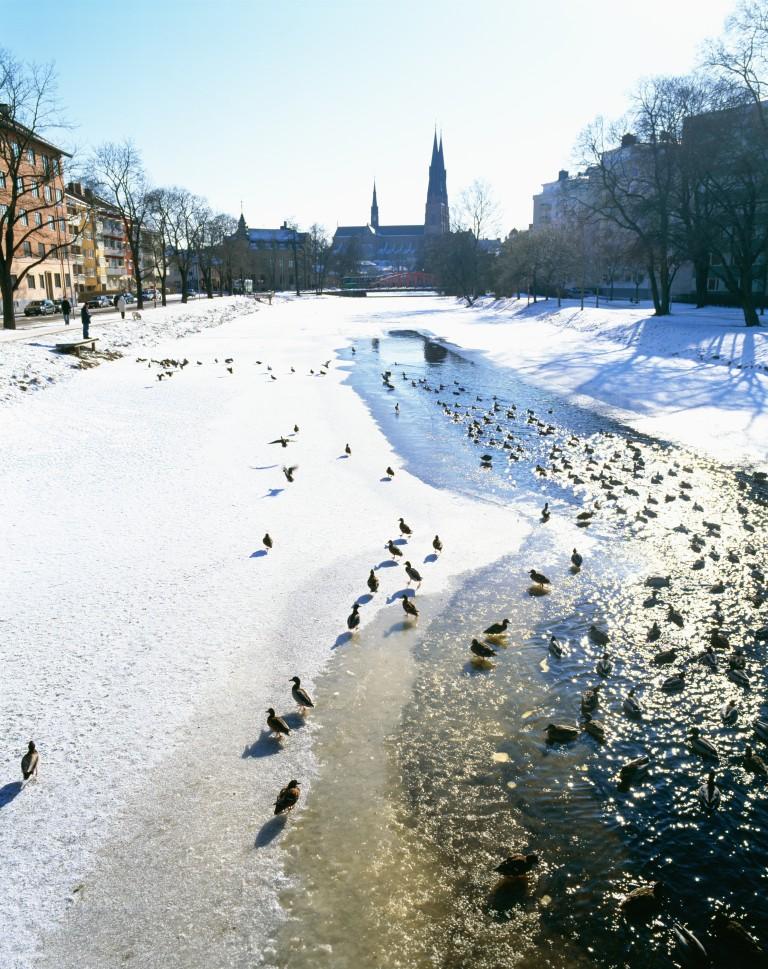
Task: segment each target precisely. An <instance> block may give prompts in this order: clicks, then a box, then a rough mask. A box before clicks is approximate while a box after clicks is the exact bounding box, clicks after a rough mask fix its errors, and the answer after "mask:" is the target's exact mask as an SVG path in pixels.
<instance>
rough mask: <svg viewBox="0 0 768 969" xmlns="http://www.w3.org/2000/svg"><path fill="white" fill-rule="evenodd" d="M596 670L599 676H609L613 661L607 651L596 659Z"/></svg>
mask: <svg viewBox="0 0 768 969" xmlns="http://www.w3.org/2000/svg"><path fill="white" fill-rule="evenodd" d="M596 669H597V672H598V674H599V675H600V676H610V675H611V670H612V669H613V661H612V660H611V657H610V656H609V655H608V653H603V655H602V656H601V657H600V659H599V660H598V661H597V667H596Z"/></svg>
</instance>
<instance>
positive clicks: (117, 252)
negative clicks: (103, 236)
mask: <svg viewBox="0 0 768 969" xmlns="http://www.w3.org/2000/svg"><path fill="white" fill-rule="evenodd" d="M102 251H103V253H104V255H105V256H122V255H124V254H125V249H120V248H119V247H118V246H110V245H108V244H107V243H105V244H104V245H103V246H102Z"/></svg>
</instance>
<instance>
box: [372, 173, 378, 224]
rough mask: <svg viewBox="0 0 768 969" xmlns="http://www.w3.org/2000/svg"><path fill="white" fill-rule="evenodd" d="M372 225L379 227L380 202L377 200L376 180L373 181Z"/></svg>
mask: <svg viewBox="0 0 768 969" xmlns="http://www.w3.org/2000/svg"><path fill="white" fill-rule="evenodd" d="M371 226H372V227H373V228H374V229H378V227H379V203H378V202H377V201H376V180H375V179H374V181H373V201H372V202H371Z"/></svg>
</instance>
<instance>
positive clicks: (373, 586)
mask: <svg viewBox="0 0 768 969" xmlns="http://www.w3.org/2000/svg"><path fill="white" fill-rule="evenodd" d="M368 588H369V589H370V590H371V592H378V591H379V580H378V579H377V578H376V576H375V575H374V574H373V569H371V571H370V572H369V573H368Z"/></svg>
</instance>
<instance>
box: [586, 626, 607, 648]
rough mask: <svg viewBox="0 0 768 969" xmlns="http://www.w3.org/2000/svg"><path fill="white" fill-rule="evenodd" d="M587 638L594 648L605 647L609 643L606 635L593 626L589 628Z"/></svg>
mask: <svg viewBox="0 0 768 969" xmlns="http://www.w3.org/2000/svg"><path fill="white" fill-rule="evenodd" d="M589 638H590V639H591V640H592V642H593V643H594V644H595V645H596V646H607V645H608V643H609V642H610V641H611V640H610V637H609V635H608V633H606V632H603V630H602V629H598V628H597V626H594V625H592V626H590V627H589Z"/></svg>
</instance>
